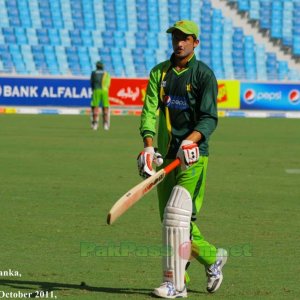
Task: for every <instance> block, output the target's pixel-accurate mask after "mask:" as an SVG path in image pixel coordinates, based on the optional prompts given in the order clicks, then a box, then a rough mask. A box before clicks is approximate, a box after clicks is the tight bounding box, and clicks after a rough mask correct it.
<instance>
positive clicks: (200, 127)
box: [194, 74, 218, 140]
mask: <svg viewBox="0 0 300 300" xmlns="http://www.w3.org/2000/svg"><path fill="white" fill-rule="evenodd" d="M217 96H218V84H217V80H216V78H215V76H214V74H211V75H210V76H207V77H206V80H205V81H204V83H203V94H202V101H201V103H200V106H199V111H198V118H197V121H196V126H195V128H194V129H195V130H196V131H199V132H201V134H202V135H203V138H204V140H208V139H209V136H210V135H211V134H212V133H213V131H214V130H215V129H216V127H217V124H218V110H217Z"/></svg>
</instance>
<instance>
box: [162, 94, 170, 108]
mask: <svg viewBox="0 0 300 300" xmlns="http://www.w3.org/2000/svg"><path fill="white" fill-rule="evenodd" d="M170 102H171V97H170V96H168V95H165V96H164V103H165V105H166V106H169V105H170Z"/></svg>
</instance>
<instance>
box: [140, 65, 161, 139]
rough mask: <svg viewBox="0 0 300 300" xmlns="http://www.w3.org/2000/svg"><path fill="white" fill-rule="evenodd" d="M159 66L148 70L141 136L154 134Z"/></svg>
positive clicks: (159, 75) (157, 103) (158, 87)
mask: <svg viewBox="0 0 300 300" xmlns="http://www.w3.org/2000/svg"><path fill="white" fill-rule="evenodd" d="M160 77H161V66H160V65H158V66H157V67H155V68H154V69H152V70H151V72H150V78H149V81H148V85H147V90H146V96H145V100H144V106H143V109H142V114H141V123H140V134H141V136H142V137H143V138H145V137H147V136H151V137H153V136H154V135H155V134H156V111H157V109H158V106H159V101H160V100H159V91H160Z"/></svg>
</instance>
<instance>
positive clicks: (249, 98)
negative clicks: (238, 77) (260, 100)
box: [244, 89, 255, 103]
mask: <svg viewBox="0 0 300 300" xmlns="http://www.w3.org/2000/svg"><path fill="white" fill-rule="evenodd" d="M244 100H245V101H246V102H247V103H253V102H254V101H255V91H254V90H252V89H248V90H246V91H245V93H244Z"/></svg>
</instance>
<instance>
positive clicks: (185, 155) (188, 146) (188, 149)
mask: <svg viewBox="0 0 300 300" xmlns="http://www.w3.org/2000/svg"><path fill="white" fill-rule="evenodd" d="M176 156H177V157H178V158H179V159H180V161H181V169H182V170H183V171H184V170H186V169H188V168H189V167H190V166H191V165H192V164H194V163H196V162H197V161H198V160H199V158H200V153H199V147H198V144H196V143H194V142H193V141H189V140H183V141H182V142H181V145H180V147H179V150H178V152H177V155H176Z"/></svg>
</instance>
